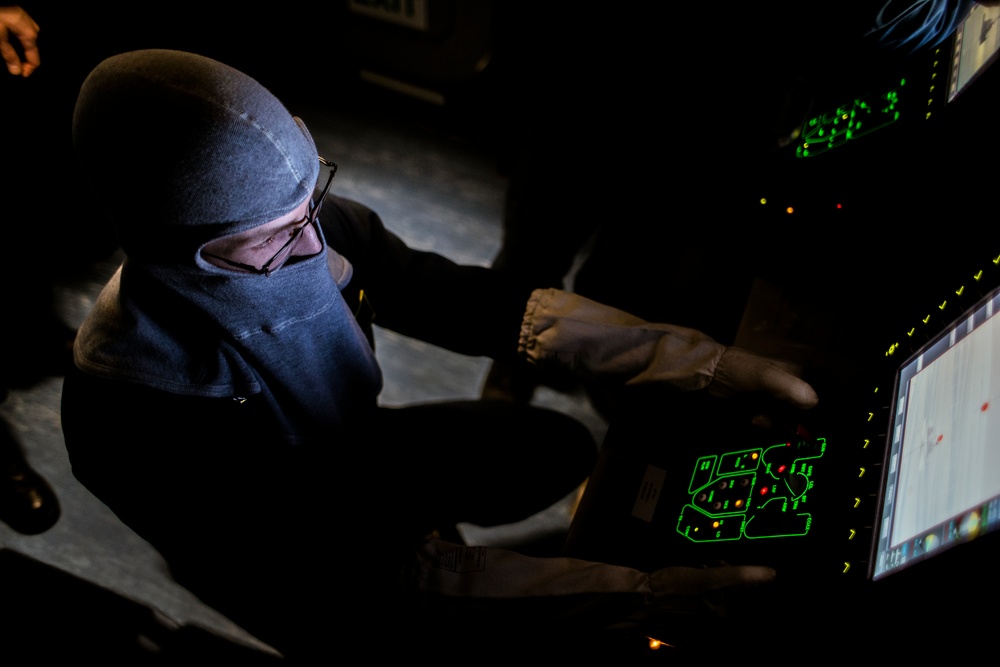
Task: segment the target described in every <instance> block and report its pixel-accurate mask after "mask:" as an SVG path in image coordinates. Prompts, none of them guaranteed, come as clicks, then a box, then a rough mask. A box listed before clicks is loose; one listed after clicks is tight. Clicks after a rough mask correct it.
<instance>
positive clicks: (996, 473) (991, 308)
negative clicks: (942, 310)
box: [873, 290, 1000, 579]
mask: <svg viewBox="0 0 1000 667" xmlns="http://www.w3.org/2000/svg"><path fill="white" fill-rule="evenodd" d="M998 312H1000V290H997V291H995V292H993V293H992V294H991V295H989V296H988V297H986V298H985V299H984V300H982V301H980V302H979V304H978V305H977V306H975V307H974V308H973V309H971V310H969V311H967V312H966V313H965V314H964V315H963V316H962V317H961V318H959V319H958V320H956V321H955V322H953V323H952V324H951V325H950V326H949V327H948V328H947V329H946V330H945V331H944V332H943V333H942V334H940V335H939V336H938V337H937V338H935V339H933V340H932V341H930V342H929V343H928V344H927V345H925V346H924V347H923V348H922V349H921V350H920V351H919V352H918V353H917V354H916V355H914V356H913V357H911V358H910V359H908V360H907V361H906V362H905V363H904V364H903V365H902V367H900V369H899V371H898V374H897V378H896V388H895V394H894V400H893V404H892V405H893V410H892V418H891V421H890V430H889V435H888V440H889V442H888V456H887V457H886V461H887V466H888V467H887V471H886V474H885V479H884V480H883V483H882V498H881V507H880V525H879V531H878V534H877V547H876V551H875V554H874V556H875V559H874V569H873V578H874V579H879V578H882V577H885V576H887V575H889V574H891V573H893V572H896V571H898V570H900V569H902V568H905V567H907V566H909V565H912V564H913V563H916V562H919V561H922V560H926V559H928V558H930V557H932V556H933V555H935V554H937V553H940V552H942V551H944V550H947V549H951V548H952V547H955V546H956V545H959V544H961V543H963V542H968V541H970V540H972V539H975V538H976V537H979V536H981V535H983V534H985V533H988V532H992V531H994V530H996V529H997V528H998V527H1000V400H998V399H1000V318H997V317H994V314H995V313H998Z"/></svg>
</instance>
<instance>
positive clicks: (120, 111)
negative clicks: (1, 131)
mask: <svg viewBox="0 0 1000 667" xmlns="http://www.w3.org/2000/svg"><path fill="white" fill-rule="evenodd" d="M73 141H74V144H75V147H76V151H77V155H78V157H79V159H80V161H81V163H82V165H83V167H84V170H85V173H86V174H87V176H88V178H89V179H90V181H91V182H92V183H93V186H94V189H95V191H96V194H97V196H98V197H99V199H100V201H101V203H102V204H103V206H104V207H105V208H106V209H107V211H108V214H109V216H110V217H111V220H112V222H113V223H114V225H115V227H116V229H117V230H118V234H119V239H120V243H121V245H122V248H123V249H124V250H125V253H126V254H127V255H128V256H129V258H131V259H133V260H140V261H156V262H159V261H166V262H171V263H173V262H177V261H179V260H182V259H183V258H182V257H180V256H178V255H177V254H175V253H177V252H184V253H191V257H193V256H194V250H195V249H196V248H197V247H198V246H200V245H203V244H204V243H205V242H207V241H208V240H211V239H212V238H217V237H219V236H223V235H227V234H231V233H236V232H239V231H242V230H245V229H249V228H251V227H254V226H256V225H259V224H262V223H265V222H268V221H270V220H274V219H276V218H279V217H281V216H282V215H284V214H286V213H288V212H289V211H291V210H293V209H295V207H297V206H298V205H299V204H301V203H302V202H303V201H304V200H305V199H306V197H308V196H310V195H311V194H312V192H313V187H314V186H315V184H316V179H317V177H318V174H319V162H318V158H317V153H316V145H315V144H314V143H313V139H312V137H311V136H310V135H309V132H308V131H307V130H306V128H305V126H304V125H303V124H302V123H301V122H300V121H298V119H296V118H293V117H292V115H291V114H290V113H289V112H288V111H287V110H286V109H285V107H284V106H283V105H282V104H281V102H280V101H279V100H278V99H277V98H276V97H275V96H274V95H272V94H271V93H270V92H268V91H267V90H266V89H265V88H264V87H263V86H262V85H260V84H259V83H258V82H257V81H255V80H254V79H252V78H250V77H249V76H247V75H246V74H243V73H242V72H239V71H237V70H235V69H233V68H232V67H229V66H227V65H224V64H222V63H218V62H216V61H213V60H209V59H207V58H204V57H201V56H197V55H194V54H191V53H184V52H180V51H167V50H160V49H154V50H145V51H133V52H131V53H124V54H121V55H118V56H115V57H112V58H109V59H107V60H105V61H104V62H103V63H101V64H100V65H98V66H97V68H95V69H94V71H93V72H92V73H91V74H90V76H88V77H87V80H86V81H85V82H84V84H83V87H82V88H81V91H80V96H79V98H78V101H77V106H76V112H75V115H74V119H73Z"/></svg>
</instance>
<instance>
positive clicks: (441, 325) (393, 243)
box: [320, 197, 531, 358]
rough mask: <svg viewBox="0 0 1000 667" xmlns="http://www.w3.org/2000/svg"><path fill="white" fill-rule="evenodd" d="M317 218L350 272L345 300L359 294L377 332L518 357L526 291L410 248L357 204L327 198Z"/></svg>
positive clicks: (472, 352) (490, 272)
mask: <svg viewBox="0 0 1000 667" xmlns="http://www.w3.org/2000/svg"><path fill="white" fill-rule="evenodd" d="M320 217H321V222H322V224H323V230H324V233H325V235H326V240H327V243H328V244H329V245H330V246H331V247H332V248H334V249H335V250H336V251H337V252H339V253H340V254H342V255H344V257H346V258H347V259H348V260H349V261H350V262H351V265H352V266H353V269H354V276H353V278H352V280H351V288H350V289H349V290H345V297H346V298H348V300H349V301H351V300H354V299H356V298H357V291H358V290H359V289H363V290H364V292H365V298H366V304H365V307H367V308H370V309H371V310H372V311H374V320H373V322H374V324H377V325H378V326H380V327H383V328H386V329H390V330H392V331H395V332H397V333H399V334H402V335H404V336H408V337H411V338H415V339H418V340H423V341H426V342H428V343H432V344H434V345H437V346H440V347H442V348H445V349H448V350H451V351H453V352H458V353H460V354H468V355H473V356H486V357H494V358H496V357H497V356H506V355H512V354H515V353H516V351H517V338H518V331H519V328H520V325H521V319H522V317H523V315H524V308H525V304H526V303H527V301H528V296H529V295H530V293H531V288H530V287H528V286H527V285H519V284H516V283H514V282H513V281H511V280H510V279H509V278H507V277H505V276H503V275H502V274H500V273H499V272H497V271H493V270H491V269H487V268H485V267H480V266H463V265H459V264H457V263H455V262H453V261H451V260H450V259H448V258H446V257H443V256H441V255H439V254H436V253H433V252H426V251H420V250H415V249H413V248H410V247H408V246H407V245H406V244H405V243H404V242H403V241H402V240H401V239H400V238H399V237H398V236H396V235H395V234H393V233H392V232H390V231H389V230H387V229H386V228H385V226H384V225H383V223H382V221H381V219H380V218H379V217H378V215H377V214H375V213H374V212H373V211H371V210H370V209H368V208H367V207H365V206H363V205H361V204H358V203H356V202H353V201H350V200H346V199H341V198H337V197H330V198H329V199H328V201H327V203H326V205H324V207H323V210H322V212H321V214H320ZM348 292H350V294H349V295H348ZM352 305H353V304H352Z"/></svg>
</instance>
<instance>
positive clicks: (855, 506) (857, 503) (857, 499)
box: [854, 498, 861, 509]
mask: <svg viewBox="0 0 1000 667" xmlns="http://www.w3.org/2000/svg"><path fill="white" fill-rule="evenodd" d="M860 504H861V498H855V499H854V509H857V508H858V505H860Z"/></svg>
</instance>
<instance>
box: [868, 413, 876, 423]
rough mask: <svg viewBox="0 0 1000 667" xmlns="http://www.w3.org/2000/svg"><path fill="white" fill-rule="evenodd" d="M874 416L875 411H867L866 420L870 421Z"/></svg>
mask: <svg viewBox="0 0 1000 667" xmlns="http://www.w3.org/2000/svg"><path fill="white" fill-rule="evenodd" d="M874 416H875V413H874V412H869V413H868V421H871V420H872V417H874Z"/></svg>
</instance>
